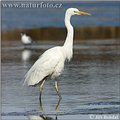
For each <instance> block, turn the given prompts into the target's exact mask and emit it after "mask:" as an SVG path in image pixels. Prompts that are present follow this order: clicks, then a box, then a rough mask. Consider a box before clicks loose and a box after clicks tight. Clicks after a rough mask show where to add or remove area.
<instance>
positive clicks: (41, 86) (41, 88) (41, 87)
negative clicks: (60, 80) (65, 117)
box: [39, 80, 45, 110]
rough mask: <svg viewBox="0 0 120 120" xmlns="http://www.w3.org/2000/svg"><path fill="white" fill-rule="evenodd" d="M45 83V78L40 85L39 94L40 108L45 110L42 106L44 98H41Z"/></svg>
mask: <svg viewBox="0 0 120 120" xmlns="http://www.w3.org/2000/svg"><path fill="white" fill-rule="evenodd" d="M44 83H45V80H44V81H43V82H42V84H41V85H40V96H39V101H40V108H41V110H43V108H42V100H41V96H42V90H43V85H44Z"/></svg>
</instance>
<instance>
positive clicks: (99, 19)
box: [1, 1, 120, 30]
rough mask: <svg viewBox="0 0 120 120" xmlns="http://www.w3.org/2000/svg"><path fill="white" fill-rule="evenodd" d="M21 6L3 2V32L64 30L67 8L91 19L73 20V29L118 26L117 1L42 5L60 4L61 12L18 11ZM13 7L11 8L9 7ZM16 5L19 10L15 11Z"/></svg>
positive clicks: (118, 3) (54, 10)
mask: <svg viewBox="0 0 120 120" xmlns="http://www.w3.org/2000/svg"><path fill="white" fill-rule="evenodd" d="M22 3H26V4H30V3H32V4H37V3H38V4H42V3H41V2H40V1H35V2H15V1H14V2H2V4H1V6H2V12H1V13H2V30H11V29H20V28H21V29H24V28H25V29H26V28H36V27H37V28H39V27H51V26H52V27H53V26H54V27H64V22H63V21H64V14H65V11H66V9H67V8H69V7H76V8H78V9H80V10H83V11H87V12H89V13H91V15H92V16H89V17H88V16H82V17H77V16H76V17H73V18H72V23H73V24H74V26H76V27H79V26H120V19H119V18H120V8H119V6H120V1H117V2H116V1H113V2H112V1H111V2H110V1H108V2H104V1H99V2H96V1H92V2H83V1H82V2H44V4H47V3H50V4H62V6H61V7H60V8H49V7H48V8H44V7H39V8H29V7H25V8H21V7H20V5H21V4H22ZM10 4H12V7H9V6H10ZM16 4H17V5H18V7H15V6H16Z"/></svg>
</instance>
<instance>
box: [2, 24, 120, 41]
mask: <svg viewBox="0 0 120 120" xmlns="http://www.w3.org/2000/svg"><path fill="white" fill-rule="evenodd" d="M74 29H75V37H74V39H75V40H87V39H112V38H116V39H118V38H120V34H119V33H120V27H118V26H114V27H113V26H111V27H100V26H95V27H79V28H74ZM21 32H25V33H27V34H28V35H30V36H31V37H32V38H33V39H34V40H60V39H63V40H64V39H65V37H66V28H63V27H49V28H47V27H46V28H32V29H16V30H8V31H7V30H4V31H2V32H1V35H2V40H19V39H20V33H21Z"/></svg>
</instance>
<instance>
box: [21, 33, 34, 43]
mask: <svg viewBox="0 0 120 120" xmlns="http://www.w3.org/2000/svg"><path fill="white" fill-rule="evenodd" d="M21 41H22V43H23V44H24V45H30V44H31V43H32V39H31V37H30V36H27V35H26V34H25V33H21Z"/></svg>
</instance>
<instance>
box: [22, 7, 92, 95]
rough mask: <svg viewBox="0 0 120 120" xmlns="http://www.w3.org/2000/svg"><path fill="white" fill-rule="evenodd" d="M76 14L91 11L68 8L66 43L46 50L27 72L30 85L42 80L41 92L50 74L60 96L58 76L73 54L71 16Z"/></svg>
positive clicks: (66, 15) (27, 80)
mask: <svg viewBox="0 0 120 120" xmlns="http://www.w3.org/2000/svg"><path fill="white" fill-rule="evenodd" d="M75 14H76V15H81V14H84V15H85V14H86V15H90V14H89V13H86V12H82V11H79V10H78V9H76V8H69V9H67V11H66V14H65V26H66V28H67V37H66V41H65V43H64V45H63V46H58V47H53V48H51V49H48V50H47V51H45V52H44V53H43V54H42V55H41V56H40V58H39V59H38V60H37V61H36V62H35V63H34V65H33V66H32V67H31V68H30V70H29V71H28V73H27V74H26V78H25V82H24V83H27V84H28V85H36V84H38V83H39V82H42V83H41V86H40V87H41V89H40V92H42V87H43V84H44V82H45V80H46V79H45V78H46V77H47V76H50V77H51V78H52V79H55V88H56V91H57V93H58V95H59V96H60V94H59V92H58V86H57V81H56V78H57V77H58V76H59V75H60V74H61V73H62V71H63V69H64V63H65V61H66V60H68V61H69V60H70V59H71V58H72V56H73V37H74V30H73V27H72V25H71V23H70V18H71V16H72V15H75ZM60 97H61V96H60Z"/></svg>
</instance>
